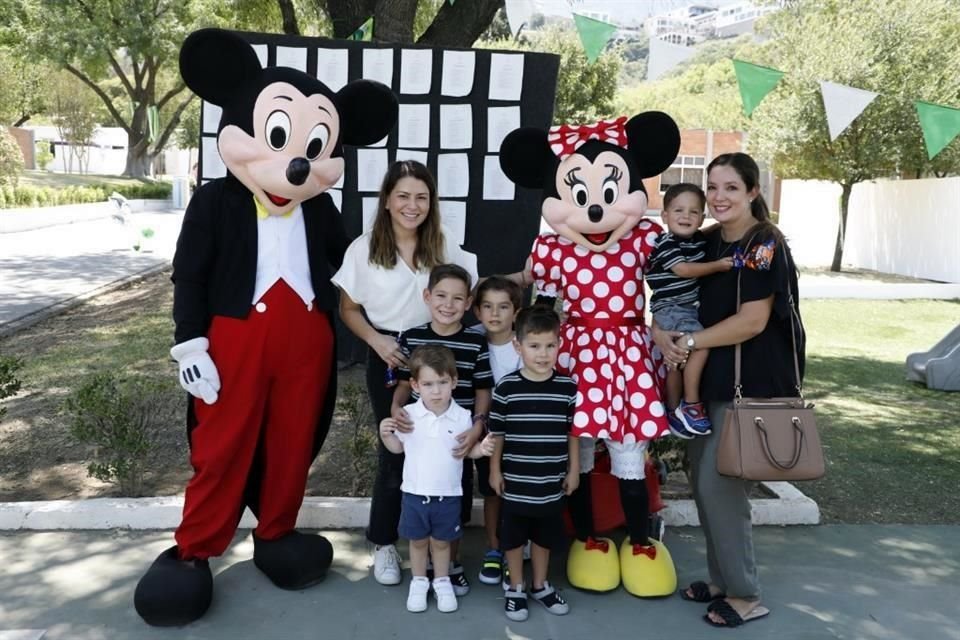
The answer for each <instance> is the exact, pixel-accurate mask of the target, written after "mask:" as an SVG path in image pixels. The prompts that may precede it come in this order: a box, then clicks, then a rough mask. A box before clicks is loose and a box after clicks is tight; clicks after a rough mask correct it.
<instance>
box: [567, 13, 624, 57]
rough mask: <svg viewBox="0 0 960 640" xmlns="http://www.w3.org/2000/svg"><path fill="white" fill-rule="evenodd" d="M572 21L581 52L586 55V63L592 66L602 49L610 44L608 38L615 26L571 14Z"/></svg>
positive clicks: (615, 28)
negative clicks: (578, 37) (578, 36)
mask: <svg viewBox="0 0 960 640" xmlns="http://www.w3.org/2000/svg"><path fill="white" fill-rule="evenodd" d="M573 21H574V22H575V23H576V25H577V32H578V33H579V34H580V42H582V43H583V51H584V53H586V54H587V61H588V62H590V64H593V61H594V60H596V59H597V58H598V57H599V56H600V53H601V52H602V51H603V48H604V47H606V46H607V43H608V42H610V36H612V35H613V33H614V31H616V30H617V27H616V26H615V25H612V24H610V23H608V22H603V21H601V20H594V19H593V18H587V17H585V16H581V15H578V14H576V13H575V14H573Z"/></svg>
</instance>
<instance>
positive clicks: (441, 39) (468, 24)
mask: <svg viewBox="0 0 960 640" xmlns="http://www.w3.org/2000/svg"><path fill="white" fill-rule="evenodd" d="M503 3H504V0H469V1H468V0H461V2H457V3H456V4H454V5H453V6H451V5H450V4H449V3H447V2H444V3H443V5H442V6H441V7H440V11H439V12H437V17H436V18H434V20H433V22H432V23H431V24H430V26H429V27H428V28H427V30H426V31H425V32H424V34H423V35H422V36H421V37H420V39H419V40H418V41H417V43H418V44H428V45H431V46H434V47H463V48H469V47H472V46H473V43H474V42H476V41H477V38H479V37H480V36H481V34H483V32H484V31H486V30H487V29H488V28H489V27H490V23H492V22H493V18H494V16H496V15H497V11H499V10H500V9H501V8H503Z"/></svg>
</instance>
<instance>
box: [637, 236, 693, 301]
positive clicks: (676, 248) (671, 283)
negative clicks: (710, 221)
mask: <svg viewBox="0 0 960 640" xmlns="http://www.w3.org/2000/svg"><path fill="white" fill-rule="evenodd" d="M705 246H706V237H705V236H704V235H703V233H701V232H699V231H697V232H696V233H694V234H693V235H692V236H691V237H689V238H680V237H678V236H675V235H673V234H672V233H670V232H669V231H668V232H666V233H664V234H663V235H661V236H660V240H658V241H657V246H656V247H654V249H653V252H652V253H651V254H650V267H649V269H648V270H647V273H646V276H647V282H648V283H649V284H650V289H652V290H653V295H652V296H651V297H650V311H651V312H653V313H656V312H657V311H660V310H661V309H664V308H666V307H670V306H675V305H696V304H697V303H699V301H700V286H699V285H698V284H697V279H696V278H681V277H680V276H678V275H677V274H675V273H674V272H673V271H672V269H673V267H675V266H677V265H678V264H680V263H683V262H703V260H704V258H705V257H706V253H705V252H704V247H705Z"/></svg>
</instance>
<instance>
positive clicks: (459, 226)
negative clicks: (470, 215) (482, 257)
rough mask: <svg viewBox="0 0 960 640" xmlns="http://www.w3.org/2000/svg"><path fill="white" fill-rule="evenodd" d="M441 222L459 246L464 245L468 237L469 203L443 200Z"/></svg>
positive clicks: (441, 202) (441, 203)
mask: <svg viewBox="0 0 960 640" xmlns="http://www.w3.org/2000/svg"><path fill="white" fill-rule="evenodd" d="M440 222H441V223H442V224H443V226H444V227H445V228H446V229H447V230H448V231H449V232H450V235H451V237H453V238H454V239H455V240H456V241H457V244H458V245H462V244H463V242H464V240H465V239H466V237H467V203H466V202H461V201H459V200H441V201H440ZM444 235H446V234H444Z"/></svg>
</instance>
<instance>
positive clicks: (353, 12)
mask: <svg viewBox="0 0 960 640" xmlns="http://www.w3.org/2000/svg"><path fill="white" fill-rule="evenodd" d="M315 2H316V4H317V5H318V6H319V7H320V8H321V9H326V11H327V15H329V16H330V21H331V22H332V23H333V37H334V38H346V37H347V36H349V35H350V34H352V33H353V32H354V31H356V30H357V29H359V28H360V25H362V24H363V23H364V22H365V21H366V19H367V18H369V17H370V16H372V15H373V12H374V6H375V4H376V2H375V0H327V2H325V3H324V2H323V1H322V0H315ZM324 5H326V6H324ZM373 30H374V33H376V30H377V25H376V20H374V25H373Z"/></svg>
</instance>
